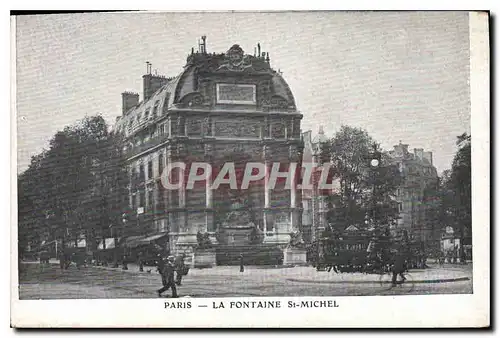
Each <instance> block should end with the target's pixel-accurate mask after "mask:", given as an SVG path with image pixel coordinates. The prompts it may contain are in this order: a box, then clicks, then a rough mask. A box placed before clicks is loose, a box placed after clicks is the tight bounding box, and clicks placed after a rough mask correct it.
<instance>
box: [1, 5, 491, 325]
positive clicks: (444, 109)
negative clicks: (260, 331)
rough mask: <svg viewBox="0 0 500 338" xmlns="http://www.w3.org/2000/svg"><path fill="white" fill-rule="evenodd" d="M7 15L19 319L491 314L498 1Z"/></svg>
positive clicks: (391, 318)
mask: <svg viewBox="0 0 500 338" xmlns="http://www.w3.org/2000/svg"><path fill="white" fill-rule="evenodd" d="M11 30H12V43H11V46H12V69H13V70H12V82H11V83H12V88H13V91H12V93H13V94H12V115H13V116H15V118H13V125H12V135H13V136H12V141H13V144H15V146H16V148H15V149H16V151H14V158H13V161H12V162H13V164H12V165H13V168H14V172H16V173H17V174H16V175H15V177H12V183H13V186H14V187H15V188H14V190H13V194H14V196H13V198H12V238H11V240H12V250H11V252H12V257H11V262H12V271H11V289H12V294H11V308H12V314H11V323H12V326H14V327H135V328H137V327H158V328H161V327H168V328H170V327H247V328H262V327H279V328H286V327H311V328H313V327H351V328H361V327H422V328H424V327H487V326H489V325H490V271H489V266H490V265H489V261H490V252H489V248H490V247H489V245H490V236H489V231H490V228H489V227H490V221H489V187H490V183H489V152H488V151H489V130H490V129H489V127H490V121H489V91H490V88H489V54H490V51H489V13H487V12H465V11H462V12H446V11H441V12H432V11H422V12H419V11H406V12H361V11H360V12H335V11H331V12H328V11H325V12H314V11H311V12H285V11H284V12H128V13H113V12H107V13H76V14H41V15H19V16H12V18H11ZM472 163H474V164H473V165H472ZM69 309H71V311H69Z"/></svg>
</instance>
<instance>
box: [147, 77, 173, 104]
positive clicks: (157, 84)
mask: <svg viewBox="0 0 500 338" xmlns="http://www.w3.org/2000/svg"><path fill="white" fill-rule="evenodd" d="M142 80H143V100H144V102H146V101H147V100H149V99H150V98H151V96H153V94H154V93H155V92H156V91H157V90H158V89H160V88H161V87H163V86H164V85H166V84H167V82H168V79H167V78H166V77H165V76H162V75H153V74H151V73H149V74H146V75H143V76H142Z"/></svg>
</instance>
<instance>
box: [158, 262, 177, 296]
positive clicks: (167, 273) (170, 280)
mask: <svg viewBox="0 0 500 338" xmlns="http://www.w3.org/2000/svg"><path fill="white" fill-rule="evenodd" d="M158 272H159V273H160V275H161V282H162V284H163V287H162V288H161V289H159V290H158V291H157V292H158V297H161V294H162V293H163V292H165V291H167V290H168V289H170V288H171V289H172V298H177V288H176V287H175V280H174V272H175V265H174V256H168V258H167V261H166V262H165V261H164V260H163V258H160V259H159V260H158Z"/></svg>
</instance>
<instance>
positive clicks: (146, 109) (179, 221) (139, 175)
mask: <svg viewBox="0 0 500 338" xmlns="http://www.w3.org/2000/svg"><path fill="white" fill-rule="evenodd" d="M198 47H199V48H198V51H196V52H195V51H194V48H193V49H192V50H191V53H190V54H189V55H188V56H187V60H186V64H185V65H184V68H183V70H182V72H181V73H180V74H178V75H177V76H175V77H164V76H159V75H153V74H151V65H150V64H148V68H147V72H146V74H145V75H144V76H143V99H142V101H140V100H139V94H137V93H131V92H124V93H123V94H122V102H123V110H122V115H121V116H120V117H119V118H118V119H117V122H116V125H115V130H116V131H117V132H120V133H122V134H123V135H124V137H125V139H126V146H125V152H126V157H127V160H126V162H127V166H128V169H129V171H130V182H131V183H130V196H129V203H130V207H131V210H133V212H132V215H130V217H129V219H128V225H127V227H128V228H134V227H135V229H136V230H137V232H138V233H136V235H137V236H143V237H147V236H149V238H152V239H154V240H157V239H163V242H161V240H160V242H161V243H162V245H165V246H167V247H168V249H169V250H170V252H171V253H178V252H192V250H193V248H194V247H195V246H196V244H197V233H202V234H208V236H209V238H210V239H211V242H212V243H213V244H214V245H216V246H217V245H233V246H238V245H242V246H243V245H249V244H250V243H251V242H252V239H251V238H250V237H251V233H255V232H257V233H259V234H260V235H261V240H260V242H261V243H268V244H270V245H271V244H274V245H276V246H280V247H283V246H286V245H287V244H288V242H289V241H290V237H291V233H292V232H294V231H296V230H298V229H299V228H300V222H301V212H302V208H301V201H300V198H301V196H300V193H297V189H296V184H295V181H294V184H293V185H292V188H291V189H284V182H280V181H279V182H278V184H277V186H276V187H275V189H271V188H270V187H269V186H268V184H266V183H265V180H264V182H262V181H257V182H252V183H251V184H250V185H249V188H248V189H245V190H242V189H239V187H240V186H239V185H238V189H232V188H230V187H229V185H228V184H226V185H220V188H218V189H215V190H213V189H210V186H211V184H212V183H213V180H214V174H212V175H207V177H206V180H205V181H204V182H198V183H199V184H198V183H197V184H195V185H194V186H193V187H192V188H191V189H188V188H186V180H187V179H188V175H189V173H188V171H189V170H188V169H189V168H190V166H191V165H192V164H193V163H194V162H204V163H209V164H211V165H212V167H213V168H214V169H213V170H214V172H216V171H217V170H220V168H221V167H223V165H224V163H228V162H232V163H234V165H235V170H236V173H237V174H238V175H240V174H241V173H242V172H243V171H244V167H245V165H246V164H247V163H249V162H260V163H264V164H265V166H266V174H268V173H269V170H271V169H270V168H271V164H272V162H280V163H281V167H280V170H286V168H287V166H288V164H289V163H290V162H298V163H300V161H301V159H302V155H301V153H302V148H303V144H302V140H301V130H300V123H301V119H302V115H301V114H300V113H299V112H298V110H297V107H296V105H295V100H294V97H293V95H292V92H291V90H290V88H289V86H288V84H287V83H286V82H285V80H284V79H283V77H282V76H281V73H280V72H277V71H275V70H273V69H272V68H271V64H270V55H269V53H266V52H262V51H261V48H260V45H258V46H257V47H256V48H255V52H254V55H248V54H245V53H244V51H243V49H242V48H241V47H240V46H239V45H233V46H232V47H231V48H230V49H229V50H228V51H227V52H226V53H219V54H216V53H209V52H208V50H207V44H206V38H205V37H202V42H201V43H200V44H199V46H198ZM175 162H182V163H185V164H186V165H187V167H186V169H185V170H182V169H179V170H172V171H171V172H170V173H169V177H170V178H171V180H172V182H174V183H179V184H180V189H165V187H164V185H163V184H162V181H161V174H162V172H163V171H164V169H165V168H166V167H167V166H168V165H170V164H172V163H175ZM299 165H300V164H299ZM238 177H239V179H240V176H238ZM238 182H239V183H238V184H240V183H241V180H240V181H238Z"/></svg>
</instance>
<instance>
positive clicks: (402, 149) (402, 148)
mask: <svg viewBox="0 0 500 338" xmlns="http://www.w3.org/2000/svg"><path fill="white" fill-rule="evenodd" d="M394 151H395V152H396V156H404V155H406V154H408V145H407V144H403V143H401V141H399V144H396V145H395V146H394Z"/></svg>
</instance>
